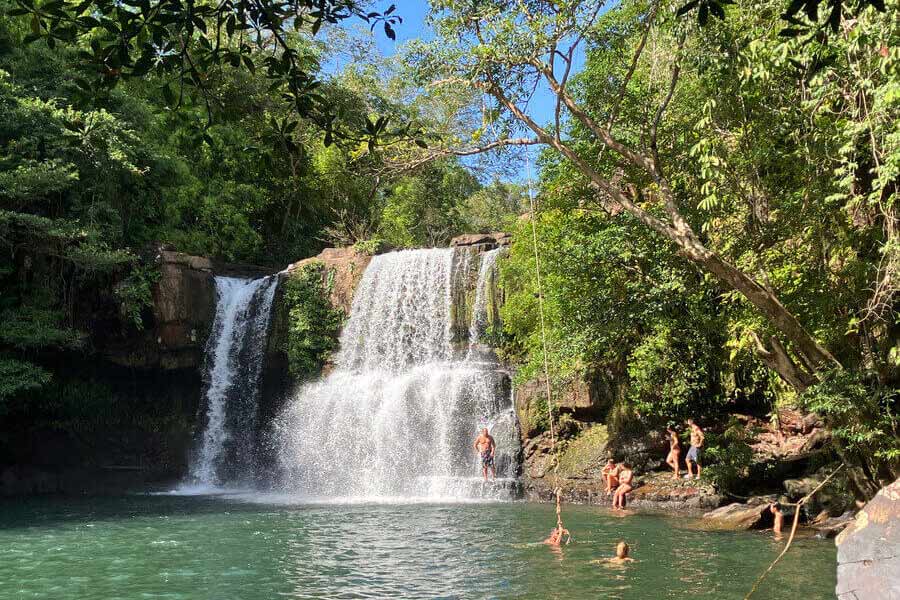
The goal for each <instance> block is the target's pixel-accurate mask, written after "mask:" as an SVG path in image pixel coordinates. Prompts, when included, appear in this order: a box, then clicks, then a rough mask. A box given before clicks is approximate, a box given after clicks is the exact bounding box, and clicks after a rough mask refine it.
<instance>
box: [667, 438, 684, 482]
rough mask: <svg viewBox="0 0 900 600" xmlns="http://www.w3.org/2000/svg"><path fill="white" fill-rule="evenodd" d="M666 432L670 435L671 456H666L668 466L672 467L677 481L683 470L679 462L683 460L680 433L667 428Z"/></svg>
mask: <svg viewBox="0 0 900 600" xmlns="http://www.w3.org/2000/svg"><path fill="white" fill-rule="evenodd" d="M666 431H667V432H668V433H669V455H668V456H666V464H667V465H669V466H670V467H672V469H673V470H674V471H675V479H678V476H679V473H680V469H681V466H680V463H679V462H678V461H679V460H680V459H681V441H680V440H679V439H678V432H676V431H675V430H673V429H672V428H671V427H666Z"/></svg>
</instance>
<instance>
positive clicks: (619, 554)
mask: <svg viewBox="0 0 900 600" xmlns="http://www.w3.org/2000/svg"><path fill="white" fill-rule="evenodd" d="M630 550H631V548H630V547H629V546H628V544H626V543H625V542H619V543H618V544H616V558H628V552H629V551H630Z"/></svg>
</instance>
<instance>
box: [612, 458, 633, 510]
mask: <svg viewBox="0 0 900 600" xmlns="http://www.w3.org/2000/svg"><path fill="white" fill-rule="evenodd" d="M633 482H634V471H632V470H631V465H630V464H629V463H627V462H623V463H622V470H621V471H619V487H618V488H616V493H615V494H613V504H612V506H613V508H618V509H622V510H624V509H625V504H626V501H627V499H626V498H625V494H627V493H628V492H630V491H631V490H632V489H634V487H633V485H632V483H633Z"/></svg>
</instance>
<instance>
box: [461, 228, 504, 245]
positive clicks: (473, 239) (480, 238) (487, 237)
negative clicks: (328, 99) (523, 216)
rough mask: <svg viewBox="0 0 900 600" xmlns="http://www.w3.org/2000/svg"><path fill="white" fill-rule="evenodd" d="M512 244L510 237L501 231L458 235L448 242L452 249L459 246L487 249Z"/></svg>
mask: <svg viewBox="0 0 900 600" xmlns="http://www.w3.org/2000/svg"><path fill="white" fill-rule="evenodd" d="M510 242H512V237H511V236H510V235H509V234H508V233H506V232H503V231H495V232H493V233H465V234H463V235H458V236H456V237H455V238H453V239H452V240H450V246H451V247H453V248H456V247H460V246H481V245H484V246H487V247H488V248H497V247H499V246H508V245H509V244H510Z"/></svg>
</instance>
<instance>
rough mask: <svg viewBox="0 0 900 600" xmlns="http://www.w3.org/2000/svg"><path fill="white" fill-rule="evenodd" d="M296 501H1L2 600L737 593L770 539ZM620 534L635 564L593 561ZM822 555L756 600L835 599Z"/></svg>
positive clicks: (647, 525) (793, 568)
mask: <svg viewBox="0 0 900 600" xmlns="http://www.w3.org/2000/svg"><path fill="white" fill-rule="evenodd" d="M564 515H565V519H566V525H567V526H568V527H569V528H570V529H571V530H572V532H573V533H574V535H575V540H576V542H575V543H574V544H573V545H571V546H568V547H564V548H562V549H560V550H553V549H551V548H549V547H547V546H543V545H540V544H537V543H535V542H536V541H538V540H540V539H542V538H543V537H544V536H546V534H547V533H548V531H549V529H550V528H551V526H552V524H553V523H554V521H555V515H554V514H553V508H552V507H551V506H547V505H535V504H525V503H494V504H443V505H442V504H425V503H423V504H389V503H388V504H381V503H367V502H362V503H341V504H298V503H296V502H295V501H292V500H291V499H290V498H284V497H274V496H269V497H265V496H263V497H260V496H255V495H248V496H243V495H240V494H238V495H230V496H219V497H206V496H194V497H184V496H128V497H121V498H98V499H87V498H86V499H77V500H61V499H56V500H27V501H19V502H16V503H12V502H5V503H0V598H2V599H3V600H5V599H7V598H32V599H34V598H47V599H51V598H52V599H58V598H77V599H85V600H95V599H96V600H112V599H117V598H122V599H125V598H127V599H143V598H167V599H176V600H177V599H200V600H205V599H209V600H213V599H215V600H229V599H235V600H238V599H240V600H257V599H258V600H272V599H278V598H290V599H294V598H298V599H299V598H560V599H562V598H565V599H568V600H571V599H573V598H608V599H625V598H627V599H629V600H660V599H664V598H692V599H716V600H728V599H732V598H734V599H741V598H743V597H744V595H745V594H746V592H747V591H748V590H749V589H750V587H751V586H752V584H753V581H754V580H755V578H756V576H757V575H758V574H759V573H760V572H761V571H762V570H763V569H764V568H765V567H766V566H767V565H768V564H769V563H770V562H771V561H772V560H773V559H774V558H775V556H776V555H777V554H778V552H780V550H781V548H782V545H781V544H780V543H776V542H774V541H773V540H771V538H770V536H769V535H766V534H765V533H762V532H750V533H712V532H703V531H699V530H696V529H693V528H691V523H689V522H687V521H684V520H678V519H669V518H663V517H658V516H649V515H636V516H628V517H614V516H611V515H609V514H608V513H606V512H605V511H601V510H599V509H592V508H587V507H574V506H569V507H566V508H565V513H564ZM620 539H625V540H627V541H628V542H629V543H630V544H631V545H632V548H633V554H634V557H635V558H637V559H638V562H636V563H633V564H629V565H627V566H624V567H619V568H613V567H609V566H605V565H598V564H593V563H592V560H595V559H598V558H602V557H605V556H609V555H610V554H611V553H612V548H613V546H614V544H615V543H616V542H617V541H618V540H620ZM834 585H835V550H834V546H833V544H832V543H830V542H828V541H822V540H815V539H804V540H799V541H796V542H795V544H794V547H793V548H792V550H791V552H789V553H788V554H787V556H786V557H785V559H784V560H783V561H782V562H781V563H780V564H779V566H778V567H776V571H775V573H774V574H773V576H772V577H771V579H770V580H769V581H768V582H767V583H765V584H764V585H763V587H762V589H761V590H760V591H759V594H758V596H757V598H759V599H760V600H764V599H765V600H797V599H799V598H803V599H818V598H834V592H833V590H834Z"/></svg>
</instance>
